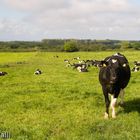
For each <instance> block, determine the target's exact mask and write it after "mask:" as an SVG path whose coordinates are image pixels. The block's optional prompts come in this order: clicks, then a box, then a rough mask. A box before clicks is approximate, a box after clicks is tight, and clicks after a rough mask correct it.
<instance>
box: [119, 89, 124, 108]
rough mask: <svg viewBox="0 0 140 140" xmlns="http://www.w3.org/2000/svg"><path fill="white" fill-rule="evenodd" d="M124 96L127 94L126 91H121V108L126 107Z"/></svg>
mask: <svg viewBox="0 0 140 140" xmlns="http://www.w3.org/2000/svg"><path fill="white" fill-rule="evenodd" d="M124 94H125V92H124V89H121V91H120V98H121V101H120V102H119V105H120V106H123V105H124Z"/></svg>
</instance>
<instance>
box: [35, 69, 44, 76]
mask: <svg viewBox="0 0 140 140" xmlns="http://www.w3.org/2000/svg"><path fill="white" fill-rule="evenodd" d="M34 74H35V75H40V74H42V71H41V70H40V69H37V70H36V71H35V72H34Z"/></svg>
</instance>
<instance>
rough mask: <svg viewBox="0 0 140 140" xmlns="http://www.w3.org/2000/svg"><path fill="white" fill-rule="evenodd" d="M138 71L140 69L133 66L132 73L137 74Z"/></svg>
mask: <svg viewBox="0 0 140 140" xmlns="http://www.w3.org/2000/svg"><path fill="white" fill-rule="evenodd" d="M139 70H140V68H139V67H137V66H135V67H133V68H132V71H133V72H138V71H139Z"/></svg>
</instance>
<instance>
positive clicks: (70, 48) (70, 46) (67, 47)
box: [64, 41, 79, 52]
mask: <svg viewBox="0 0 140 140" xmlns="http://www.w3.org/2000/svg"><path fill="white" fill-rule="evenodd" d="M78 50H79V49H78V47H77V43H76V42H75V41H68V42H65V44H64V51H66V52H76V51H78Z"/></svg>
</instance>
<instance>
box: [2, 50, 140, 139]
mask: <svg viewBox="0 0 140 140" xmlns="http://www.w3.org/2000/svg"><path fill="white" fill-rule="evenodd" d="M114 53H116V52H77V53H50V52H49V53H47V52H31V53H0V71H6V72H8V75H6V76H3V77H0V85H1V86H0V134H2V133H4V132H9V133H10V135H11V140H140V72H137V73H132V76H131V80H130V82H129V85H128V87H127V88H126V90H125V92H126V94H125V106H124V107H123V108H122V107H117V118H116V119H112V118H110V119H109V120H104V118H103V115H104V111H105V103H104V97H103V94H102V90H101V86H100V84H99V81H98V68H95V67H91V68H89V72H87V73H79V72H78V71H77V70H73V69H72V68H70V67H66V66H65V65H66V63H65V62H64V59H71V58H74V57H77V56H80V57H81V59H82V60H83V59H103V58H105V57H106V56H108V55H111V54H114ZM122 53H123V54H124V55H125V56H126V57H127V58H128V60H129V62H130V66H131V68H132V66H133V61H134V60H139V61H140V51H132V52H131V51H128V52H122ZM55 55H58V56H59V58H54V57H53V56H55ZM37 68H39V69H41V70H42V71H43V74H42V75H34V71H35V70H36V69H37ZM0 136H1V135H0ZM0 139H1V138H0Z"/></svg>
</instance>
